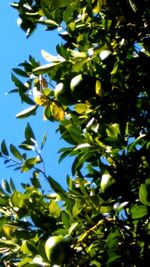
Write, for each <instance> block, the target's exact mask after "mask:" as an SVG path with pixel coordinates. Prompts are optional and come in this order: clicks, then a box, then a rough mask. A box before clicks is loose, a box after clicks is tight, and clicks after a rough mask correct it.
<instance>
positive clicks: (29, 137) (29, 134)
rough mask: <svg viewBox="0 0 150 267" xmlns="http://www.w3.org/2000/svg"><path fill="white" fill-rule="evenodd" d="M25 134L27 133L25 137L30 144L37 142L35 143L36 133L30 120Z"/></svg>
mask: <svg viewBox="0 0 150 267" xmlns="http://www.w3.org/2000/svg"><path fill="white" fill-rule="evenodd" d="M24 134H25V138H26V140H27V141H28V142H29V144H35V143H34V140H36V139H35V135H34V132H33V130H32V128H31V126H30V124H29V122H28V123H27V125H26V128H25V132H24Z"/></svg>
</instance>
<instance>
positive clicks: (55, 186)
mask: <svg viewBox="0 0 150 267" xmlns="http://www.w3.org/2000/svg"><path fill="white" fill-rule="evenodd" d="M48 182H49V184H50V186H51V187H52V189H53V190H54V191H55V192H56V193H65V190H64V189H63V187H62V186H61V185H60V184H59V183H58V182H56V181H55V180H54V179H53V178H52V177H50V176H48Z"/></svg>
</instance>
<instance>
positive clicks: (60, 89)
mask: <svg viewBox="0 0 150 267" xmlns="http://www.w3.org/2000/svg"><path fill="white" fill-rule="evenodd" d="M54 97H55V98H56V100H57V101H58V102H60V104H62V105H66V106H68V105H73V104H75V102H76V100H75V99H74V98H73V96H72V95H71V93H70V91H69V90H68V89H66V86H65V85H64V84H63V83H58V84H57V85H56V87H55V90H54Z"/></svg>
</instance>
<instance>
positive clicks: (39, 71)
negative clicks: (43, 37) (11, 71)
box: [33, 62, 62, 75]
mask: <svg viewBox="0 0 150 267" xmlns="http://www.w3.org/2000/svg"><path fill="white" fill-rule="evenodd" d="M58 64H62V63H60V62H59V63H58V62H57V63H49V64H45V65H42V66H40V67H37V68H35V69H34V70H33V73H34V74H35V75H39V74H44V73H47V72H49V71H51V70H52V69H54V68H55V67H56V66H57V65H58Z"/></svg>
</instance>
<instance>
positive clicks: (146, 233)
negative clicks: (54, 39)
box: [0, 0, 150, 267]
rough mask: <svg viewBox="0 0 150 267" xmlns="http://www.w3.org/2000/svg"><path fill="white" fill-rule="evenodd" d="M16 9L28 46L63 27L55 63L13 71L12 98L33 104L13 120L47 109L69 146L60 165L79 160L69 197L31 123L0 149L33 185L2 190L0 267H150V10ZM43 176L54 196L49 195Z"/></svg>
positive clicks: (93, 2)
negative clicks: (16, 141)
mask: <svg viewBox="0 0 150 267" xmlns="http://www.w3.org/2000/svg"><path fill="white" fill-rule="evenodd" d="M11 5H12V7H13V8H16V10H17V11H18V14H19V17H20V19H19V23H20V27H21V28H22V29H23V30H24V31H25V32H26V35H27V37H30V36H31V35H32V33H33V32H34V30H35V29H36V28H37V27H38V25H39V24H42V25H44V26H45V27H46V30H47V31H49V34H51V31H53V30H57V29H58V28H59V30H60V31H59V36H60V38H61V42H60V44H57V46H56V50H57V53H58V55H57V56H53V55H51V54H50V53H49V52H47V51H42V55H43V57H44V59H45V60H46V61H48V63H47V64H45V65H40V63H39V62H37V61H36V60H35V59H34V58H33V57H32V56H30V57H29V60H28V61H25V62H23V63H21V64H20V65H19V66H18V67H17V68H14V69H13V73H12V81H13V82H14V84H15V86H16V89H15V90H13V91H11V92H14V93H17V94H18V95H19V97H20V98H21V100H22V102H25V103H26V104H28V105H29V107H28V108H27V109H25V110H23V111H21V112H20V113H19V114H17V116H16V117H17V118H20V119H22V118H25V117H30V116H32V115H35V116H36V112H37V111H38V108H39V106H42V107H43V118H44V119H47V120H48V121H49V122H50V123H51V122H53V121H57V123H58V129H57V130H58V132H59V133H60V135H61V138H62V139H63V140H65V141H66V147H62V148H61V149H60V151H59V153H60V158H59V161H60V162H61V161H62V160H63V159H64V158H66V157H70V156H71V157H73V159H74V160H73V164H72V166H71V169H72V177H69V176H67V178H66V181H67V188H63V186H62V185H60V184H59V183H58V182H57V181H55V180H54V179H53V178H52V177H50V176H49V175H47V173H46V171H45V169H44V159H43V157H42V152H41V151H42V148H43V146H44V144H45V141H46V136H44V137H43V140H42V143H41V144H40V145H39V144H38V143H37V141H36V137H35V135H34V132H33V129H32V127H31V125H30V123H28V124H27V125H26V127H25V140H24V141H23V142H22V143H21V144H20V145H19V146H18V147H16V146H14V145H12V144H11V145H10V147H7V146H6V143H5V141H2V143H1V157H2V158H3V159H4V163H5V164H6V165H10V164H11V165H12V167H14V169H15V170H16V169H17V170H19V171H20V172H21V173H24V172H27V171H29V170H31V171H32V178H31V179H30V181H28V182H27V183H26V184H22V191H19V190H17V188H16V187H15V185H14V182H13V180H12V179H10V180H9V181H6V180H4V181H3V182H2V185H1V188H0V207H1V208H0V213H1V217H0V253H1V259H0V262H1V266H19V267H23V266H24V267H25V266H32V267H33V266H34V267H38V266H54V265H55V266H56V265H59V266H64V267H65V266H66V267H67V266H97V267H100V266H106V267H113V266H115V267H117V266H124V267H128V266H134V267H135V266H136V267H138V266H147V262H148V260H149V258H150V256H149V255H150V222H149V216H150V197H149V195H150V166H149V153H150V141H149V137H150V134H149V131H150V118H149V111H150V108H149V107H150V100H149V99H150V98H149V84H150V72H149V68H148V64H149V62H150V36H149V27H150V24H149V21H150V20H149V19H150V4H149V1H148V0H143V1H139V0H134V1H133V0H128V1H127V0H126V1H125V0H124V1H121V0H116V1H112V0H109V1H108V0H88V1H84V0H83V1H78V0H77V1H73V0H64V1H56V0H41V1H39V0H20V1H19V2H14V3H13V4H11ZM19 77H20V78H19ZM21 77H22V78H21ZM20 79H21V80H20ZM24 79H25V82H24ZM22 80H23V81H22ZM22 151H23V152H22ZM30 152H33V153H34V155H35V156H32V157H31V156H30ZM32 155H33V154H32ZM42 176H43V177H44V178H45V179H46V181H47V183H48V185H49V186H50V188H51V189H52V191H51V193H50V194H49V193H47V192H45V191H44V192H43V188H42V183H41V177H42ZM45 248H46V249H45Z"/></svg>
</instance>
